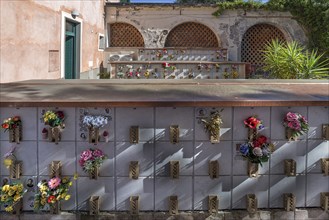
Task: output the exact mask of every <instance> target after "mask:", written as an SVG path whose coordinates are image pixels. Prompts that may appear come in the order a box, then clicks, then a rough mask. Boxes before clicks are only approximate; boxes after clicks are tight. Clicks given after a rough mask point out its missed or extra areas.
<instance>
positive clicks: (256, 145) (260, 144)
mask: <svg viewBox="0 0 329 220" xmlns="http://www.w3.org/2000/svg"><path fill="white" fill-rule="evenodd" d="M253 145H254V147H261V146H262V143H261V142H259V141H258V140H255V141H254V142H253Z"/></svg>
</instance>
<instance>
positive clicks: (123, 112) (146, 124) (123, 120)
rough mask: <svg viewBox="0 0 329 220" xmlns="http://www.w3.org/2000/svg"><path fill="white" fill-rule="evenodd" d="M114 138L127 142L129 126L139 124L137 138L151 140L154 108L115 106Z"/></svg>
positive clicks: (142, 140) (128, 139) (144, 140)
mask: <svg viewBox="0 0 329 220" xmlns="http://www.w3.org/2000/svg"><path fill="white" fill-rule="evenodd" d="M115 123H116V128H115V129H116V140H117V141H120V142H126V141H127V142H129V141H130V138H129V131H130V127H131V126H139V140H140V141H141V142H146V141H153V138H154V109H153V108H117V109H116V121H115Z"/></svg>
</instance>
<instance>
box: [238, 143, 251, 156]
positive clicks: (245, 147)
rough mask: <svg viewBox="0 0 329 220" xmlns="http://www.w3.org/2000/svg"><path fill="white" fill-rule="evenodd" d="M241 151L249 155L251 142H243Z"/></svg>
mask: <svg viewBox="0 0 329 220" xmlns="http://www.w3.org/2000/svg"><path fill="white" fill-rule="evenodd" d="M240 152H241V153H242V154H243V155H244V156H246V155H248V153H249V144H248V143H244V144H241V145H240Z"/></svg>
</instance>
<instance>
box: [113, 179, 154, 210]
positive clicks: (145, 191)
mask: <svg viewBox="0 0 329 220" xmlns="http://www.w3.org/2000/svg"><path fill="white" fill-rule="evenodd" d="M116 190H117V194H116V196H117V197H116V201H117V204H116V208H117V210H119V211H129V210H130V203H129V199H130V196H139V201H140V209H139V210H140V211H142V210H148V211H149V210H154V179H153V178H139V179H138V180H131V179H129V178H128V177H118V178H117V185H116Z"/></svg>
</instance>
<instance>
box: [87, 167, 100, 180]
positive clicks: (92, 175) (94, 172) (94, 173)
mask: <svg viewBox="0 0 329 220" xmlns="http://www.w3.org/2000/svg"><path fill="white" fill-rule="evenodd" d="M98 176H99V167H95V169H94V170H92V171H91V172H89V179H91V180H97V178H98Z"/></svg>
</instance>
